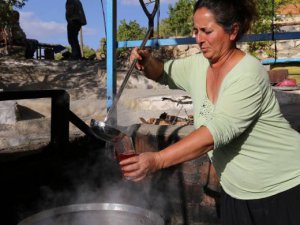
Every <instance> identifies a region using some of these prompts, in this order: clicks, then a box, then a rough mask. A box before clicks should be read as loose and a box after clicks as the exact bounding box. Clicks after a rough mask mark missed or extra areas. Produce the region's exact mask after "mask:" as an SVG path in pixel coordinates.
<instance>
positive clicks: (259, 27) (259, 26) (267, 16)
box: [249, 0, 296, 57]
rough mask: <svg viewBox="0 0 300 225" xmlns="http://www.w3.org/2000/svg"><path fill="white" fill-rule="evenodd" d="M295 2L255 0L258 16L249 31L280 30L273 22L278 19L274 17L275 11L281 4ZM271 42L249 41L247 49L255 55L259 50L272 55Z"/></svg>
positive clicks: (267, 31) (258, 32)
mask: <svg viewBox="0 0 300 225" xmlns="http://www.w3.org/2000/svg"><path fill="white" fill-rule="evenodd" d="M295 2H296V1H295V0H264V1H257V11H258V18H257V20H256V21H255V23H254V24H253V26H252V29H251V31H250V33H252V34H260V33H272V32H278V31H280V29H279V27H276V26H275V25H274V23H273V22H274V21H275V20H277V21H278V20H280V18H278V17H276V14H277V13H276V12H277V11H278V9H279V8H280V7H281V6H283V5H286V4H288V3H295ZM272 43H273V42H272V41H259V42H250V43H249V51H250V52H251V53H252V54H254V55H255V54H256V53H255V52H256V51H258V50H260V51H264V52H265V53H266V54H267V55H268V56H270V57H274V51H272V50H270V49H271V48H270V47H271V45H272Z"/></svg>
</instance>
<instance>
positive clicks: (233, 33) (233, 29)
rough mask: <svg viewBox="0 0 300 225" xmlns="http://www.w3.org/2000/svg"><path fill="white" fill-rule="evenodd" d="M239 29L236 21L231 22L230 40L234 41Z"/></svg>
mask: <svg viewBox="0 0 300 225" xmlns="http://www.w3.org/2000/svg"><path fill="white" fill-rule="evenodd" d="M239 30H240V25H239V24H238V23H234V24H232V27H231V32H230V40H231V41H234V40H235V39H236V38H237V36H238V33H239Z"/></svg>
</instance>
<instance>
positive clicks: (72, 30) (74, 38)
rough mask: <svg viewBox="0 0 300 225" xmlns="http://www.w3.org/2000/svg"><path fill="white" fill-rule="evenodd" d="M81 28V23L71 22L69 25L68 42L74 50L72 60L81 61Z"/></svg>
mask: <svg viewBox="0 0 300 225" xmlns="http://www.w3.org/2000/svg"><path fill="white" fill-rule="evenodd" d="M80 28H81V24H80V23H79V22H76V21H74V22H70V23H68V26H67V29H68V42H69V44H70V45H71V48H72V55H71V58H72V59H81V58H82V55H81V51H80V46H79V42H78V34H79V31H80Z"/></svg>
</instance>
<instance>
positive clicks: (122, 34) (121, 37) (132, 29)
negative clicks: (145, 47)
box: [117, 20, 146, 41]
mask: <svg viewBox="0 0 300 225" xmlns="http://www.w3.org/2000/svg"><path fill="white" fill-rule="evenodd" d="M145 35H146V28H145V27H140V25H139V24H138V23H137V22H136V21H135V20H134V21H129V23H128V24H127V23H126V20H121V22H120V25H119V27H118V32H117V39H118V41H128V40H140V39H143V38H144V37H145Z"/></svg>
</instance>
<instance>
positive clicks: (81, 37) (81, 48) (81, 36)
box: [80, 27, 83, 57]
mask: <svg viewBox="0 0 300 225" xmlns="http://www.w3.org/2000/svg"><path fill="white" fill-rule="evenodd" d="M80 52H81V56H82V57H83V35H82V27H81V28H80Z"/></svg>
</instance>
